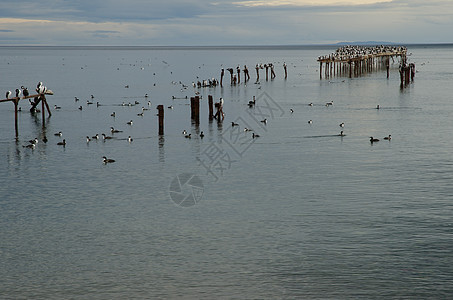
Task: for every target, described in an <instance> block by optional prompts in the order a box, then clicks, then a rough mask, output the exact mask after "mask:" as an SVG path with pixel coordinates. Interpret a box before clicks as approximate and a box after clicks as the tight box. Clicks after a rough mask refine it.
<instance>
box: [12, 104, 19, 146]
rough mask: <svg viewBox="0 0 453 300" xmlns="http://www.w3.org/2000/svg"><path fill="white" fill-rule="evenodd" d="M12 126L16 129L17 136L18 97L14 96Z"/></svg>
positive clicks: (17, 134)
mask: <svg viewBox="0 0 453 300" xmlns="http://www.w3.org/2000/svg"><path fill="white" fill-rule="evenodd" d="M13 102H14V128H15V129H16V138H17V137H18V136H19V127H18V124H17V122H18V121H17V105H18V104H19V98H16V99H15V100H14V101H13Z"/></svg>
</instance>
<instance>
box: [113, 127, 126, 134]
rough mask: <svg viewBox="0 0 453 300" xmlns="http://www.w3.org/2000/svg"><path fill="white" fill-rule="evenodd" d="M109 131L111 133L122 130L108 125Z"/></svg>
mask: <svg viewBox="0 0 453 300" xmlns="http://www.w3.org/2000/svg"><path fill="white" fill-rule="evenodd" d="M110 132H111V133H118V132H123V131H122V130H118V129H115V128H113V127H110Z"/></svg>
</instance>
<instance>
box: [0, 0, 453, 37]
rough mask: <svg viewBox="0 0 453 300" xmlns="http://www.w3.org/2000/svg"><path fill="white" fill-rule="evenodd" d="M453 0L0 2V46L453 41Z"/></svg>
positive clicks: (53, 0) (75, 0)
mask: <svg viewBox="0 0 453 300" xmlns="http://www.w3.org/2000/svg"><path fill="white" fill-rule="evenodd" d="M452 28H453V0H317V1H316V0H159V1H157V0H39V1H36V0H0V46H7V45H43V46H75V45H78V46H223V45H310V44H332V43H337V42H358V41H362V42H363V41H382V42H384V41H385V42H394V43H403V44H412V43H453V30H452Z"/></svg>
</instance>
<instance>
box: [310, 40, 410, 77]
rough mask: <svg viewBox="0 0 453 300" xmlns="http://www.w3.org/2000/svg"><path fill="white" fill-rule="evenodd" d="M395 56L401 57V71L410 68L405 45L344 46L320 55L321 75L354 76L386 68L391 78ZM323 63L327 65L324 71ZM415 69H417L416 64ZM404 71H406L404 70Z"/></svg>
mask: <svg viewBox="0 0 453 300" xmlns="http://www.w3.org/2000/svg"><path fill="white" fill-rule="evenodd" d="M395 58H397V59H399V64H400V73H401V69H405V68H409V69H410V67H409V66H407V48H406V47H405V46H391V45H380V46H371V47H370V46H350V45H348V46H343V47H341V48H338V49H337V50H336V51H335V52H334V53H332V54H330V55H325V56H320V57H318V62H319V77H320V79H322V74H323V73H324V77H325V78H329V77H331V76H348V77H349V78H352V77H353V76H354V77H359V76H362V75H363V74H366V73H370V72H373V71H378V70H384V69H385V70H386V71H387V78H389V69H390V59H391V60H392V62H393V63H394V62H395ZM323 65H324V66H325V67H324V72H323ZM413 69H414V70H415V66H413ZM404 72H406V71H405V70H404ZM414 72H415V71H414ZM404 74H405V73H404ZM408 76H409V75H408ZM411 77H412V79H413V75H412V76H411ZM408 78H409V77H408ZM403 81H404V82H406V78H403V79H402V82H403Z"/></svg>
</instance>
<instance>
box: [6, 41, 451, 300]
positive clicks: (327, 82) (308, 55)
mask: <svg viewBox="0 0 453 300" xmlns="http://www.w3.org/2000/svg"><path fill="white" fill-rule="evenodd" d="M334 50H335V48H333V47H274V48H267V49H266V48H228V49H222V48H200V49H195V48H185V49H178V48H89V49H86V48H7V47H4V48H0V54H1V55H0V66H1V70H2V79H1V81H0V91H4V92H6V91H7V90H12V91H13V93H14V90H15V89H16V88H17V87H20V86H21V85H25V86H28V87H29V89H30V90H33V89H34V88H35V86H36V84H37V82H38V81H42V82H43V83H44V84H45V85H46V86H47V87H48V88H50V89H51V90H53V92H54V95H53V96H48V97H47V100H48V102H49V105H50V107H51V110H52V116H51V117H50V118H47V119H46V126H45V127H43V126H42V119H41V114H38V115H36V116H33V115H31V114H30V113H29V112H28V109H29V104H28V101H27V100H22V101H21V103H20V106H21V107H22V112H20V114H19V138H18V139H17V140H16V139H15V136H14V106H13V105H12V104H11V103H1V105H0V155H1V159H0V167H1V168H0V169H1V172H2V184H1V185H0V195H1V196H0V265H1V268H0V298H2V299H144V298H164V299H165V298H183V299H214V298H216V299H217V298H224V299H231V298H232V299H263V298H265V299H281V298H282V299H294V298H304V299H312V298H323V299H351V298H364V299H382V298H385V299H388V298H403V299H426V298H436V299H445V298H448V297H450V296H451V294H452V293H453V288H452V286H453V271H452V268H451V264H452V262H453V253H452V249H453V225H452V222H453V220H452V208H453V207H452V199H453V188H452V182H453V156H452V150H453V139H452V133H451V132H452V129H453V118H452V117H451V116H452V114H453V102H452V96H451V95H452V94H453V85H452V79H453V71H452V70H453V51H452V50H453V47H452V46H450V45H443V46H433V45H431V46H421V45H418V46H409V47H408V50H409V52H410V53H411V56H409V61H410V62H414V63H415V64H416V68H417V74H416V77H415V81H414V82H413V83H411V84H410V85H408V86H407V87H404V88H402V89H400V86H399V73H398V69H397V68H398V62H397V61H395V64H394V65H392V68H391V72H390V78H389V79H387V78H386V74H385V71H380V72H375V73H372V74H368V75H366V76H363V77H360V78H352V79H349V78H344V77H333V78H330V79H322V80H320V79H319V65H318V63H317V62H316V58H317V57H318V56H319V55H325V54H329V53H331V52H332V51H334ZM268 62H272V63H274V65H275V72H276V75H277V77H276V78H275V79H274V80H268V81H266V80H265V75H264V71H261V73H260V77H261V80H260V84H254V81H255V79H256V75H255V70H254V66H255V64H256V63H268ZM283 62H286V64H287V65H288V79H287V80H284V79H283V67H282V64H283ZM244 64H246V65H247V66H248V68H249V71H250V75H251V80H250V81H249V82H248V83H247V85H244V84H243V82H242V83H241V84H240V85H236V86H230V85H229V74H228V73H226V74H225V75H226V76H225V79H224V83H225V84H224V87H223V88H220V87H216V88H202V89H194V88H193V87H192V85H191V83H192V82H193V81H195V82H196V81H197V80H202V79H208V78H211V77H215V78H218V79H219V77H220V69H221V68H222V67H223V68H228V67H233V68H235V67H236V66H237V65H241V67H242V66H243V65H244ZM242 76H243V74H241V77H242ZM241 81H243V78H241ZM182 84H184V85H187V86H188V88H184V86H183V85H182ZM127 85H128V86H129V87H128V88H126V86H127ZM4 92H2V93H4ZM195 92H199V93H200V95H201V96H202V100H201V108H200V112H201V117H200V124H199V126H196V125H195V124H193V123H192V122H191V119H190V106H189V105H188V104H189V100H187V99H179V98H185V97H186V96H188V97H189V98H190V97H191V96H194V95H195ZM145 94H148V95H149V97H147V98H146V97H145V96H144V95H145ZM91 95H93V96H94V99H91ZM208 95H213V97H214V99H215V101H218V99H219V98H220V97H223V98H224V100H225V104H224V108H225V109H224V110H225V113H226V116H225V120H224V122H223V124H218V123H217V122H216V121H214V122H209V120H208V117H207V116H208V111H207V98H208ZM253 96H256V97H257V99H258V101H257V107H255V108H254V109H250V108H248V106H247V103H248V101H250V100H252V97H253ZM75 97H78V98H79V99H80V101H79V102H75ZM173 97H175V98H177V99H173ZM87 100H90V101H94V102H99V103H100V106H97V105H96V104H93V105H87V104H86V102H87ZM135 101H137V102H139V103H138V104H136V105H131V106H129V105H125V106H123V105H122V103H125V104H128V103H129V102H130V103H132V104H135ZM148 101H150V102H151V105H148ZM329 101H333V103H334V104H333V105H332V106H328V107H326V106H325V103H326V102H329ZM311 102H312V103H313V106H309V105H308V104H309V103H311ZM55 104H58V105H59V106H61V109H60V110H55V109H54V108H53V106H54V105H55ZM158 104H163V105H164V107H165V135H164V136H163V137H159V136H158V121H157V116H156V113H157V110H156V106H157V105H158ZM80 105H81V106H82V110H79V109H78V107H79V106H80ZM170 105H172V106H173V109H169V108H167V107H169V106H170ZM377 105H380V109H379V110H377V109H376V106H377ZM142 107H145V108H149V110H145V111H144V115H143V116H138V115H137V114H138V113H140V112H142ZM290 109H293V110H294V112H293V113H291V112H290ZM112 112H115V113H116V117H115V118H113V117H111V116H110V114H111V113H112ZM264 118H267V120H268V122H267V124H264V123H262V122H260V121H261V120H262V119H264ZM130 120H133V125H132V126H130V125H127V124H126V122H128V121H130ZM308 120H312V121H313V123H312V124H309V123H308ZM233 121H235V122H237V123H239V126H238V127H234V128H233V127H232V126H231V122H233ZM342 122H344V123H345V127H344V128H341V127H339V124H340V123H342ZM111 126H112V127H114V128H116V129H119V130H122V131H123V132H121V133H116V134H114V137H115V139H112V140H108V141H106V142H103V141H102V140H99V141H91V142H90V143H87V142H86V136H90V137H91V136H93V135H95V134H102V133H105V134H107V135H111V134H110V127H111ZM244 127H249V128H253V129H254V132H255V133H257V134H259V135H260V137H259V138H257V139H252V137H251V136H252V134H251V132H243V131H242V130H243V128H244ZM236 129H239V130H240V131H239V130H238V131H236ZM183 130H187V132H188V133H191V134H192V138H191V139H188V138H184V136H183V134H182V133H181V132H182V131H183ZM340 130H344V132H345V134H346V136H344V137H340V136H338V134H339V132H340ZM58 131H62V132H63V136H62V137H57V136H54V133H56V132H58ZM201 131H203V132H204V134H205V137H204V138H203V139H201V138H200V137H199V133H200V132H201ZM389 134H391V135H392V140H391V141H390V142H389V141H385V140H383V139H382V138H383V137H384V136H388V135H389ZM44 135H46V136H47V138H48V142H47V143H43V142H42V140H41V139H42V137H43V136H44ZM128 136H131V137H132V138H133V139H134V140H133V142H132V143H129V142H128V141H127V137H128ZM370 136H373V137H376V138H379V139H381V141H379V142H378V143H374V144H371V143H370V142H369V137H370ZM35 137H38V139H40V142H39V143H38V145H37V146H36V148H35V149H34V150H31V149H27V148H24V147H23V146H24V145H27V143H28V140H30V139H33V138H35ZM63 138H64V139H65V140H66V142H67V145H66V147H62V146H58V145H57V143H58V142H60V141H61V140H62V139H63ZM104 155H105V156H107V157H109V158H113V159H115V160H116V162H115V163H113V164H107V165H104V164H103V163H102V156H104ZM185 178H193V179H197V180H198V181H196V182H195V183H194V182H189V183H188V184H185V185H184V181H182V183H181V185H182V190H177V188H178V187H179V182H178V181H177V180H178V179H180V180H184V179H185ZM175 184H176V185H175ZM192 192H193V193H194V195H195V197H194V199H195V200H196V201H197V202H196V204H194V203H193V202H184V203H185V205H186V206H188V207H182V206H181V205H178V204H176V203H175V201H177V200H175V199H180V198H177V197H179V196H182V197H185V196H187V195H191V193H192ZM189 199H192V198H190V197H189ZM193 204H194V205H193Z"/></svg>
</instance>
